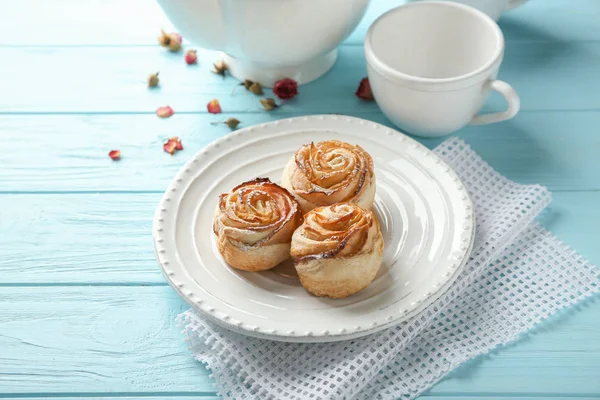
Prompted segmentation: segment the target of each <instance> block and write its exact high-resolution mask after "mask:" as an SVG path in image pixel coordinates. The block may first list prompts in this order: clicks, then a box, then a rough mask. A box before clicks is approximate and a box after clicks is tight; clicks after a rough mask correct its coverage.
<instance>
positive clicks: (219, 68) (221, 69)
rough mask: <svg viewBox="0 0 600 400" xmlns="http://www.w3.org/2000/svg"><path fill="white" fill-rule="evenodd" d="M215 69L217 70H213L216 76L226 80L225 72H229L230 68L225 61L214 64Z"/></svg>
mask: <svg viewBox="0 0 600 400" xmlns="http://www.w3.org/2000/svg"><path fill="white" fill-rule="evenodd" d="M213 67H214V68H215V69H214V70H213V73H214V74H217V75H221V76H222V77H223V78H225V72H227V70H229V66H228V65H227V63H226V62H225V61H224V60H218V61H217V62H215V63H214V64H213Z"/></svg>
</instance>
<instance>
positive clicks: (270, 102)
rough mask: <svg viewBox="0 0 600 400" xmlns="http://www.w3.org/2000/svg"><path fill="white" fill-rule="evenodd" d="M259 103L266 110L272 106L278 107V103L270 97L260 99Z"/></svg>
mask: <svg viewBox="0 0 600 400" xmlns="http://www.w3.org/2000/svg"><path fill="white" fill-rule="evenodd" d="M260 104H262V106H263V108H264V109H265V110H267V111H271V110H273V109H274V108H277V107H279V105H278V104H277V103H275V100H273V99H272V98H270V97H269V98H266V99H260Z"/></svg>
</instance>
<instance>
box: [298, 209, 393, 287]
mask: <svg viewBox="0 0 600 400" xmlns="http://www.w3.org/2000/svg"><path fill="white" fill-rule="evenodd" d="M383 247H384V245H383V237H382V235H381V231H380V229H379V223H378V222H377V218H376V217H375V215H374V214H373V213H372V212H371V211H369V210H365V209H363V208H360V207H359V206H358V205H356V204H350V203H340V204H334V205H332V206H327V207H318V208H315V209H314V210H312V211H310V212H309V213H308V214H306V215H305V216H304V223H303V224H302V225H301V226H300V228H298V229H297V230H296V232H294V236H292V248H291V255H292V259H293V260H294V265H295V267H296V271H297V272H298V276H299V277H300V281H301V282H302V286H304V288H306V290H308V291H309V292H311V293H313V294H315V295H317V296H328V297H333V298H342V297H347V296H350V295H352V294H354V293H356V292H358V291H360V290H362V289H364V288H366V287H367V286H369V284H370V283H371V282H372V281H373V279H374V278H375V275H376V274H377V271H378V270H379V266H380V264H381V260H382V259H383Z"/></svg>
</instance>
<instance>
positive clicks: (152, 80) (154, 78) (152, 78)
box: [148, 72, 159, 87]
mask: <svg viewBox="0 0 600 400" xmlns="http://www.w3.org/2000/svg"><path fill="white" fill-rule="evenodd" d="M158 81H159V79H158V72H157V73H155V74H151V75H148V87H155V86H158Z"/></svg>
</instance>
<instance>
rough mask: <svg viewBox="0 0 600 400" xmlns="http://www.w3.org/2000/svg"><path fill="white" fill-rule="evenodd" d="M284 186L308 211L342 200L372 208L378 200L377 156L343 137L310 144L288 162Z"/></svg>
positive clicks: (283, 178) (299, 150) (282, 184)
mask: <svg viewBox="0 0 600 400" xmlns="http://www.w3.org/2000/svg"><path fill="white" fill-rule="evenodd" d="M281 186H283V187H284V188H286V189H287V190H289V191H290V193H292V194H293V195H294V196H295V197H296V200H298V203H300V207H302V212H304V213H307V212H309V211H310V210H312V209H313V208H315V207H319V206H328V205H331V204H335V203H341V202H347V203H356V204H358V205H359V206H360V207H362V208H366V209H370V208H371V207H372V206H373V201H374V200H375V174H374V172H373V159H372V158H371V156H370V155H369V153H367V152H366V151H365V150H364V149H363V148H362V147H360V146H355V145H351V144H348V143H345V142H341V141H339V140H328V141H324V142H319V143H317V144H314V143H311V144H307V145H304V146H302V147H300V149H298V151H296V153H295V154H294V155H293V156H292V158H291V159H290V161H289V162H288V163H287V165H286V167H285V169H284V171H283V176H282V180H281Z"/></svg>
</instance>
